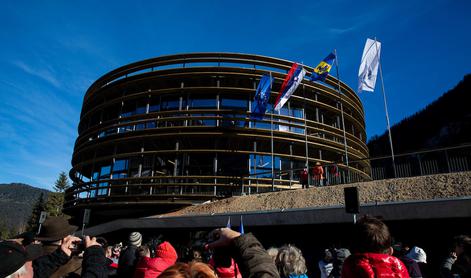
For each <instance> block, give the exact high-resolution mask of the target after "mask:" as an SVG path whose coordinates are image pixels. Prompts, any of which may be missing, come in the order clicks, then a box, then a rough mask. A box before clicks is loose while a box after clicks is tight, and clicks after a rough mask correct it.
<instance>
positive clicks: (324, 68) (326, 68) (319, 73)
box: [310, 53, 335, 81]
mask: <svg viewBox="0 0 471 278" xmlns="http://www.w3.org/2000/svg"><path fill="white" fill-rule="evenodd" d="M334 60H335V54H334V53H330V54H329V55H328V56H327V57H325V58H324V60H322V61H321V62H320V63H319V65H317V67H316V68H315V69H314V71H313V72H312V75H311V78H310V79H311V81H316V80H321V81H324V80H325V79H326V78H327V75H329V72H330V69H331V68H332V64H333V63H334Z"/></svg>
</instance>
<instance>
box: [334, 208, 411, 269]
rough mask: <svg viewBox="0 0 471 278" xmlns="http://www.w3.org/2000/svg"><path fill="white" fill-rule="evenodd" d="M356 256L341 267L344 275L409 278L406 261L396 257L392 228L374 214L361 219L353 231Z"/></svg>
mask: <svg viewBox="0 0 471 278" xmlns="http://www.w3.org/2000/svg"><path fill="white" fill-rule="evenodd" d="M352 241H353V246H352V250H353V255H351V256H349V257H348V258H347V259H346V260H345V262H344V264H343V268H342V278H354V277H355V278H381V277H383V278H386V277H395V278H409V273H408V272H407V268H406V267H405V265H404V263H402V262H401V260H399V259H398V258H396V257H393V256H392V254H393V249H392V247H391V244H392V239H391V235H390V233H389V229H388V227H387V226H386V224H384V223H383V222H382V221H381V220H379V219H377V218H373V217H363V218H362V219H360V220H359V221H358V222H357V223H356V224H355V225H354V228H353V231H352Z"/></svg>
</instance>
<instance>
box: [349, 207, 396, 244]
mask: <svg viewBox="0 0 471 278" xmlns="http://www.w3.org/2000/svg"><path fill="white" fill-rule="evenodd" d="M352 237H353V238H352V249H353V252H359V253H367V252H370V253H386V252H387V251H388V249H389V248H390V247H391V244H392V238H391V234H390V233H389V229H388V226H386V224H384V223H383V222H382V221H381V220H379V219H378V218H374V217H371V216H364V217H362V218H361V219H360V220H359V221H358V222H357V223H356V224H355V225H354V226H353V233H352Z"/></svg>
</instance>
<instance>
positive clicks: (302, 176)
mask: <svg viewBox="0 0 471 278" xmlns="http://www.w3.org/2000/svg"><path fill="white" fill-rule="evenodd" d="M308 175H309V173H308V170H307V168H304V169H302V170H301V172H300V173H299V181H300V182H301V185H302V188H309V181H308V179H309V176H308Z"/></svg>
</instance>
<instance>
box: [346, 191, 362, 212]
mask: <svg viewBox="0 0 471 278" xmlns="http://www.w3.org/2000/svg"><path fill="white" fill-rule="evenodd" d="M343 192H344V194H345V211H346V212H347V213H359V212H360V201H359V200H358V189H357V188H356V187H345V188H344V189H343Z"/></svg>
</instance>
